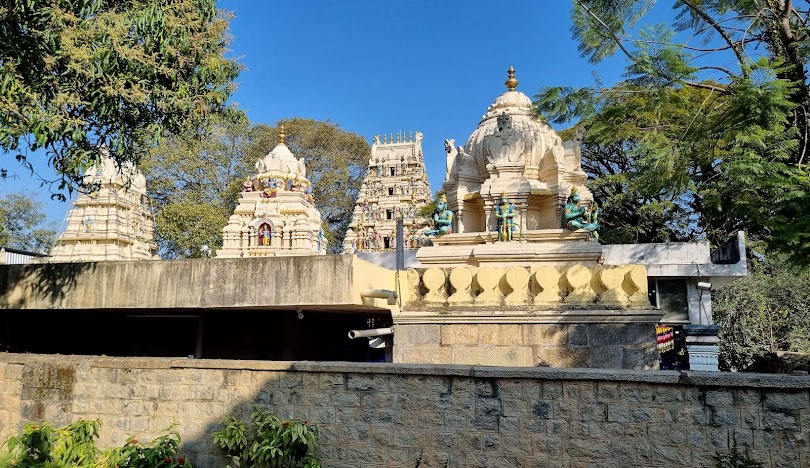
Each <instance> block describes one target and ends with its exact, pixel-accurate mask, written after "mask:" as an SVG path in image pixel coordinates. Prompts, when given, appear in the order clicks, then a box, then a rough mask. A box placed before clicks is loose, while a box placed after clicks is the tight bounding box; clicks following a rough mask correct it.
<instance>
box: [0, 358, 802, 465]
mask: <svg viewBox="0 0 810 468" xmlns="http://www.w3.org/2000/svg"><path fill="white" fill-rule="evenodd" d="M255 406H263V407H266V408H269V409H271V410H272V411H274V412H275V413H276V414H277V415H278V416H279V417H282V418H290V417H295V418H301V419H308V420H310V421H312V422H314V423H316V424H317V425H318V427H319V428H320V431H321V451H322V455H323V460H324V466H327V467H347V468H348V467H357V466H391V467H414V466H417V461H418V466H421V467H434V466H435V467H444V466H449V467H461V466H465V467H529V466H530V467H586V466H587V467H611V468H615V467H623V468H641V467H671V466H678V467H703V466H713V465H714V460H713V456H714V455H715V454H717V453H722V452H726V451H728V450H729V449H730V447H731V446H733V445H734V444H736V445H737V447H738V448H739V449H740V450H743V451H747V452H748V454H749V456H751V457H752V458H754V459H756V460H759V461H761V462H763V463H764V466H766V467H797V468H798V467H807V466H810V443H809V440H810V377H807V376H779V375H762V374H750V375H745V374H728V373H692V372H685V373H678V372H673V371H659V372H644V371H626V370H598V369H581V370H580V369H576V370H571V369H569V370H562V369H543V368H539V369H527V368H487V367H470V366H431V365H396V364H393V365H392V364H387V365H386V364H349V363H314V362H307V363H304V362H294V363H291V362H266V361H216V360H188V359H170V358H151V359H147V358H137V359H136V358H93V357H75V356H38V355H16V354H0V439H2V440H5V439H6V438H7V437H8V436H9V435H11V434H12V433H15V432H17V431H19V429H20V428H21V426H22V424H23V423H24V422H25V421H37V420H41V419H43V418H44V419H48V420H50V421H52V422H54V423H57V424H65V423H67V422H69V421H72V420H75V419H78V418H101V419H102V420H103V422H104V426H103V428H102V436H101V440H100V444H101V445H102V446H112V445H119V444H123V443H124V442H125V441H126V440H128V436H129V435H130V434H131V435H137V436H138V437H139V438H140V439H141V440H146V439H148V438H151V437H154V436H156V435H158V433H159V432H160V431H161V430H162V429H164V428H165V427H167V426H168V425H169V424H170V423H172V422H173V421H177V422H178V423H179V429H180V431H181V433H182V436H183V446H182V448H181V450H182V452H183V453H184V454H186V455H189V456H190V457H191V459H192V461H193V462H194V464H195V466H199V467H202V468H206V467H215V466H222V460H221V459H220V458H219V455H218V454H217V453H216V450H215V449H214V448H213V447H212V445H211V435H210V434H211V432H213V431H215V430H217V429H218V428H219V427H220V426H219V421H221V420H222V419H223V417H224V416H226V415H228V414H237V415H241V416H243V417H246V416H247V415H249V413H250V412H251V411H252V409H253V408H254V407H255Z"/></svg>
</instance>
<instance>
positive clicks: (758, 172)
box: [536, 0, 810, 262]
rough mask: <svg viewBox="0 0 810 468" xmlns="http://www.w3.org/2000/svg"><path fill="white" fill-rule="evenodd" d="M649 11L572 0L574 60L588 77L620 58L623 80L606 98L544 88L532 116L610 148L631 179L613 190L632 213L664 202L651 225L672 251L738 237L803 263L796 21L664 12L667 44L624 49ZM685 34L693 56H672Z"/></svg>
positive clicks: (807, 244)
mask: <svg viewBox="0 0 810 468" xmlns="http://www.w3.org/2000/svg"><path fill="white" fill-rule="evenodd" d="M653 3H654V2H652V1H646V2H636V1H630V0H621V1H609V2H608V1H605V0H574V2H573V4H574V8H573V10H572V19H573V21H574V26H573V32H574V37H575V38H576V39H578V40H579V41H580V51H581V52H582V53H583V55H585V56H588V57H589V59H590V60H591V61H592V62H594V63H597V62H599V61H600V60H602V59H603V58H605V57H607V56H609V55H612V54H613V53H615V52H617V51H621V52H622V53H623V54H624V55H625V56H626V57H627V58H628V67H627V77H628V78H627V80H626V81H625V82H622V83H619V84H617V85H615V86H612V87H609V88H605V87H602V86H601V85H599V84H598V83H597V86H595V87H589V88H582V89H572V88H566V87H556V88H546V89H543V90H541V92H540V93H539V94H538V95H537V96H536V99H537V104H538V106H539V107H540V109H541V110H542V112H544V113H545V115H547V116H548V117H549V118H550V119H551V120H553V121H555V122H558V123H559V122H566V121H571V120H572V119H576V118H582V119H583V123H584V124H585V125H586V126H591V127H596V130H593V129H592V128H591V129H589V132H591V131H594V132H595V133H598V134H599V135H596V136H589V137H588V138H587V139H586V142H588V143H590V144H596V145H599V146H600V147H602V148H603V149H606V148H610V147H611V145H613V147H614V149H615V148H616V146H618V147H619V148H620V149H621V153H623V155H622V156H621V157H622V158H625V159H626V160H627V161H631V162H632V164H633V166H632V167H634V168H635V169H634V170H631V171H630V172H627V171H625V170H624V169H622V170H621V171H620V173H621V174H623V175H624V176H625V177H626V182H625V183H626V186H634V190H632V192H633V193H638V194H641V195H644V196H642V197H637V196H634V197H633V198H635V203H636V204H637V206H638V209H639V210H640V209H644V208H647V207H650V206H654V204H655V203H659V201H662V202H664V203H665V205H661V206H663V207H669V208H668V209H669V210H670V211H669V212H667V211H666V210H664V211H661V210H657V209H656V210H654V211H655V212H657V213H661V214H666V215H667V216H669V215H676V217H675V219H674V220H671V221H674V222H675V224H674V225H671V224H667V223H669V221H668V222H667V223H665V224H666V225H668V226H669V227H670V228H672V227H675V228H676V229H675V231H674V234H678V229H684V228H685V231H683V232H682V233H681V234H685V236H686V237H706V238H709V239H710V240H711V241H712V242H713V243H715V244H719V243H722V242H724V241H725V240H727V239H729V238H731V237H732V236H733V234H734V232H735V231H736V230H738V229H746V230H749V231H750V232H752V233H753V234H755V235H757V236H759V237H760V238H762V239H764V240H766V241H767V242H768V243H769V245H770V246H771V247H772V248H774V249H780V250H782V251H787V252H790V253H792V254H793V259H794V261H798V262H802V261H803V262H807V261H808V259H810V255H808V254H810V212H808V209H807V203H806V200H807V198H808V193H810V191H808V190H810V184H809V183H808V180H807V176H806V173H805V171H804V169H803V166H802V165H803V163H804V154H805V146H806V144H807V142H806V140H807V137H806V135H807V134H808V131H807V120H806V118H805V117H804V115H806V111H807V110H808V105H807V104H808V100H807V96H808V95H810V93H808V89H809V88H808V81H807V73H806V69H805V61H806V52H807V50H810V48H808V46H810V39H808V29H807V24H806V20H805V17H806V15H807V9H806V8H805V9H803V10H797V9H796V8H795V7H794V6H793V5H792V3H791V2H779V1H775V0H774V1H763V2H747V1H723V2H718V1H711V2H708V1H688V0H677V1H674V2H673V5H674V7H675V8H676V9H677V11H678V17H677V20H676V22H675V24H674V26H675V29H674V30H673V29H670V28H669V27H667V26H665V25H656V26H650V27H644V28H641V29H640V32H639V33H638V34H637V35H636V36H632V35H631V30H632V28H633V27H634V25H635V23H636V22H637V21H639V20H640V19H641V18H642V17H643V16H644V15H645V14H646V13H647V11H648V10H649V8H650V6H651V5H652V4H653ZM686 32H690V33H692V37H699V38H701V39H704V40H705V41H707V42H704V43H703V45H698V46H694V45H692V44H691V43H690V42H689V41H690V40H691V37H690V38H688V39H686V40H684V41H682V42H677V41H676V39H675V37H676V33H686ZM728 63H731V65H727V64H728ZM610 132H614V133H613V134H612V135H611V134H610ZM615 168H616V167H614V169H615ZM595 169H597V171H596V172H597V174H595V175H600V176H601V175H606V174H610V171H609V170H607V168H605V167H602V168H595ZM619 186H621V184H619ZM614 188H615V187H614ZM650 196H652V198H651V199H650V198H648V197H650ZM673 210H674V211H673ZM603 219H605V218H603ZM684 221H685V223H684Z"/></svg>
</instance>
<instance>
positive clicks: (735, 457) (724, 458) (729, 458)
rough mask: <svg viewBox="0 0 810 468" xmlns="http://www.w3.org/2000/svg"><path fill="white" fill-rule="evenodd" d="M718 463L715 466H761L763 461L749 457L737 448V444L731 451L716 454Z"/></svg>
mask: <svg viewBox="0 0 810 468" xmlns="http://www.w3.org/2000/svg"><path fill="white" fill-rule="evenodd" d="M715 458H716V459H717V464H716V465H714V466H715V468H761V467H762V466H763V465H762V463H760V462H758V461H755V460H753V459H751V458H749V457H748V454H747V453H741V452H740V451H739V450H737V444H734V446H733V447H732V448H731V452H729V453H721V454H718V455H716V456H715Z"/></svg>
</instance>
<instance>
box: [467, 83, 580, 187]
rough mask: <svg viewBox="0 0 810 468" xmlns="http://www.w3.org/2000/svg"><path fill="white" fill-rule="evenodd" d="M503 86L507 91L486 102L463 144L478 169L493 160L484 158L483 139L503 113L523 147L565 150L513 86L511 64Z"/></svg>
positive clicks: (494, 130)
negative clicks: (490, 101)
mask: <svg viewBox="0 0 810 468" xmlns="http://www.w3.org/2000/svg"><path fill="white" fill-rule="evenodd" d="M506 86H507V88H509V90H508V91H506V92H505V93H503V94H501V95H500V96H498V97H497V98H495V100H494V101H493V102H492V104H490V106H489V107H488V108H487V112H486V114H484V116H483V117H482V118H481V121H480V122H479V123H478V127H477V128H476V129H475V130H474V131H473V132H472V134H471V135H470V138H469V139H468V140H467V143H466V144H465V145H464V151H465V152H466V153H467V154H470V155H472V157H473V159H474V160H475V163H476V165H478V168H479V170H480V171H481V172H483V171H484V168H485V166H486V165H487V163H488V162H494V161H491V160H489V159H488V158H487V154H486V152H485V148H484V139H485V138H486V137H487V136H489V135H493V134H495V133H497V132H498V116H500V115H501V114H504V113H505V114H508V115H509V116H510V117H511V119H510V124H511V128H512V129H513V130H514V131H515V132H517V133H518V134H519V135H521V137H522V140H523V142H522V143H523V146H524V147H525V148H534V150H532V151H536V152H537V153H536V154H538V155H540V156H542V155H544V154H546V153H547V152H548V151H552V152H553V153H555V154H557V155H560V156H561V155H562V154H563V153H564V151H565V150H564V149H563V146H562V140H561V139H560V137H559V136H558V135H557V132H555V131H554V129H553V128H552V127H551V126H550V125H549V124H548V123H546V122H545V121H544V120H543V119H542V118H540V117H539V116H538V115H537V113H536V112H535V108H534V105H533V104H532V100H531V99H530V98H529V97H528V96H526V95H525V94H523V93H522V92H520V91H516V90H515V89H514V88H515V87H516V86H517V80H516V79H514V69H513V68H511V67H510V69H509V79H508V80H507V81H506Z"/></svg>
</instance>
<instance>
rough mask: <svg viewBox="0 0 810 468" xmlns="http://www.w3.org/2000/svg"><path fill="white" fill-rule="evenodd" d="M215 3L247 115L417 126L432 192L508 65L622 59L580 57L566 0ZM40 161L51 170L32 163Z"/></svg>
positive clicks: (532, 73) (574, 72) (527, 89)
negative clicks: (237, 67)
mask: <svg viewBox="0 0 810 468" xmlns="http://www.w3.org/2000/svg"><path fill="white" fill-rule="evenodd" d="M219 6H220V8H224V9H226V10H230V11H232V12H233V13H234V14H235V18H234V20H233V21H232V23H231V34H232V35H233V43H232V56H233V57H237V58H238V59H239V61H240V62H241V63H242V64H244V65H245V67H246V70H245V71H244V72H243V73H242V74H241V75H240V77H239V78H238V83H239V89H238V91H237V92H236V94H235V95H234V97H233V100H234V101H235V102H237V103H238V105H239V106H240V107H241V108H242V109H244V110H245V111H246V112H247V114H248V116H249V117H250V119H251V121H252V122H253V123H267V124H271V125H272V124H274V123H275V122H276V121H277V120H279V119H281V118H285V117H293V116H298V117H306V118H314V119H321V120H330V121H332V122H335V123H337V124H339V125H340V126H341V127H342V128H344V129H345V130H348V131H352V132H355V133H357V134H359V135H362V136H363V137H365V138H367V139H368V140H369V141H370V140H371V138H372V137H373V136H374V135H376V134H383V133H386V134H390V133H396V132H399V131H405V132H408V133H411V132H416V131H421V132H422V133H423V134H424V141H423V150H424V154H425V158H426V164H427V167H428V176H429V178H430V183H431V188H432V189H433V190H434V191H435V190H437V189H438V188H440V187H441V182H442V180H443V177H444V145H443V141H444V139H445V138H454V139H455V140H456V143H457V144H463V143H464V142H465V141H466V140H467V138H468V137H469V135H470V133H471V132H472V131H473V130H474V129H475V127H476V125H477V124H478V121H479V119H480V118H481V116H482V115H483V114H484V112H485V111H486V108H487V106H488V105H489V104H490V103H491V102H492V101H493V100H494V99H495V97H497V96H498V95H499V94H501V93H502V92H504V91H505V90H506V88H505V87H504V84H503V83H504V81H505V80H506V77H507V76H506V70H507V69H508V68H509V66H510V65H512V66H514V67H515V69H516V71H517V73H516V77H517V78H518V80H519V81H520V84H519V86H518V90H519V91H522V92H524V93H526V94H528V95H529V96H532V95H534V94H535V93H536V92H537V90H539V89H540V88H541V87H543V86H556V85H565V86H575V87H576V86H587V85H592V84H593V83H594V77H593V74H594V73H598V75H599V77H600V79H601V80H602V81H603V82H604V83H605V84H606V85H610V84H612V83H615V82H616V81H618V80H619V79H620V78H621V73H622V69H623V67H624V65H625V62H624V58H623V57H621V56H616V57H614V58H611V59H608V60H606V61H605V62H603V63H601V64H599V65H597V66H594V65H591V64H589V63H588V62H587V61H586V60H585V59H584V58H581V57H580V56H579V53H578V51H577V48H576V43H575V42H574V41H573V40H572V39H571V33H570V30H569V29H570V25H571V22H570V18H569V11H570V8H571V4H570V2H569V1H567V0H540V1H538V0H513V1H510V2H493V1H484V0H465V1H462V2H455V1H447V0H444V1H439V0H432V1H429V0H426V1H397V2H393V1H370V0H359V1H342V2H341V1H325V0H322V1H315V0H313V1H289V0H273V1H266V0H242V1H236V0H227V1H226V0H223V1H220V2H219ZM666 11H667V10H666V9H664V8H659V12H657V13H658V14H661V13H660V12H664V14H666V13H665V12H666ZM268 150H269V148H268ZM6 157H7V156H6ZM6 157H4V159H5V158H6ZM14 164H15V162H13V161H8V162H7V163H4V165H5V166H8V167H9V169H12V170H13V172H16V173H17V174H18V175H19V178H17V179H10V180H5V181H3V180H0V193H7V192H12V191H18V190H20V189H26V190H28V191H29V192H33V193H34V194H35V195H37V196H38V197H40V199H41V200H43V201H44V202H46V207H45V208H46V212H47V215H48V219H49V221H53V222H56V225H57V228H58V227H59V226H60V225H61V223H62V220H63V219H64V216H65V213H66V212H67V209H68V208H69V204H67V203H58V202H53V201H50V200H49V199H48V198H49V191H48V189H47V187H40V186H39V182H38V181H37V179H36V178H35V177H31V176H29V175H28V174H26V173H25V172H24V170H23V169H22V168H20V167H17V166H14ZM38 170H40V171H42V173H44V174H52V172H50V170H49V169H48V168H47V167H43V165H41V164H40V165H38Z"/></svg>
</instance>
